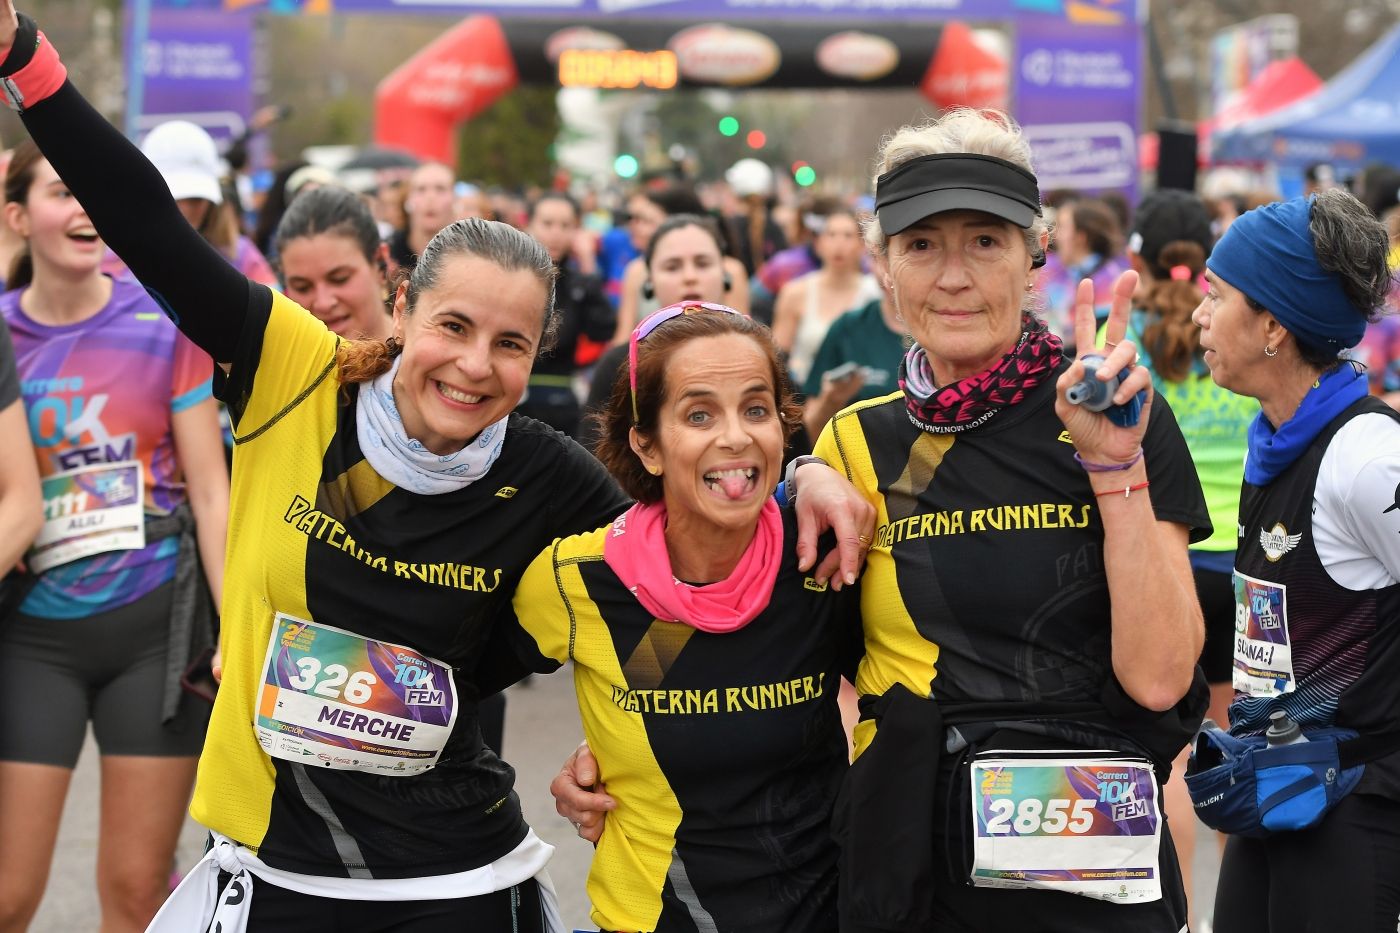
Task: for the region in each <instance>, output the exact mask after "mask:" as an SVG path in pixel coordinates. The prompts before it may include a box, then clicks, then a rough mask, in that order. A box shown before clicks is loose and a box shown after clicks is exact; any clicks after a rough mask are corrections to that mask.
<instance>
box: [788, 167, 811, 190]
mask: <svg viewBox="0 0 1400 933" xmlns="http://www.w3.org/2000/svg"><path fill="white" fill-rule="evenodd" d="M792 180H793V181H795V182H797V183H798V184H799V185H801V186H802V187H804V188H807V187H810V186H811V185H812V183H813V182H815V181H816V180H817V170H816V169H814V168H812V166H810V165H804V166H802V167H801V168H799V169H798V170H797V171H795V172H793V173H792Z"/></svg>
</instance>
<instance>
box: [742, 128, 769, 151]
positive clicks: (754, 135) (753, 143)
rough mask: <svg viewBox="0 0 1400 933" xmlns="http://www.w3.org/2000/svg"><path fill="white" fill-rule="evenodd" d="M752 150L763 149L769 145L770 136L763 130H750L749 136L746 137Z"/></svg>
mask: <svg viewBox="0 0 1400 933" xmlns="http://www.w3.org/2000/svg"><path fill="white" fill-rule="evenodd" d="M745 140H746V141H747V142H748V144H749V148H750V149H762V148H763V147H764V146H766V145H768V135H767V134H766V133H764V132H763V130H749V135H748V136H746V137H745Z"/></svg>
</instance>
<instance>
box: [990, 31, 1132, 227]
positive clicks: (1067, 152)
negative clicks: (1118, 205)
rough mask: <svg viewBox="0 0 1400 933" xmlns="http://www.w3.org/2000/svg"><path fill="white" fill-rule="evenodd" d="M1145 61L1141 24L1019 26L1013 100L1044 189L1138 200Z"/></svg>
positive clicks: (1041, 187) (1044, 190)
mask: <svg viewBox="0 0 1400 933" xmlns="http://www.w3.org/2000/svg"><path fill="white" fill-rule="evenodd" d="M1140 60H1141V37H1140V34H1139V31H1138V29H1137V27H1136V26H1132V25H1126V26H1118V27H1101V28H1085V27H1083V26H1076V25H1073V24H1070V23H1067V22H1065V21H1064V20H1060V19H1055V18H1050V17H1045V18H1042V17H1034V18H1032V17H1025V18H1022V19H1021V20H1020V21H1019V22H1018V29H1017V50H1016V56H1015V62H1014V64H1013V70H1014V72H1015V74H1014V80H1015V82H1016V85H1015V88H1016V90H1015V96H1014V98H1013V101H1014V106H1015V109H1016V114H1017V118H1018V119H1019V120H1020V121H1021V124H1022V126H1024V127H1025V130H1026V136H1027V137H1028V138H1029V139H1030V142H1031V155H1032V159H1033V160H1034V163H1035V170H1036V175H1037V177H1038V178H1039V179H1040V190H1041V191H1043V192H1048V191H1053V190H1055V189H1057V188H1074V189H1078V190H1081V191H1103V190H1107V189H1116V190H1120V191H1124V192H1125V193H1126V194H1127V195H1128V197H1129V198H1130V199H1131V198H1132V197H1133V194H1134V189H1135V188H1136V184H1137V171H1138V170H1137V135H1138V99H1139V95H1140V93H1141V87H1140V71H1139V68H1138V63H1139V61H1140Z"/></svg>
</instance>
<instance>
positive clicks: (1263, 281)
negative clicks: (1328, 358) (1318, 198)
mask: <svg viewBox="0 0 1400 933" xmlns="http://www.w3.org/2000/svg"><path fill="white" fill-rule="evenodd" d="M1311 208H1312V199H1311V198H1294V199H1293V200H1292V201H1279V202H1275V203H1273V204H1269V205H1266V206H1264V207H1260V208H1256V209H1255V210H1252V211H1249V212H1248V213H1246V214H1242V215H1240V217H1239V218H1238V219H1237V220H1236V221H1235V222H1234V223H1233V224H1231V225H1230V229H1229V230H1228V231H1226V233H1225V236H1224V237H1222V238H1221V240H1220V242H1219V243H1217V244H1215V249H1213V250H1212V251H1211V254H1210V259H1208V260H1206V268H1208V269H1210V271H1211V272H1214V273H1215V274H1216V275H1218V276H1220V278H1222V279H1224V280H1225V281H1226V282H1228V283H1229V284H1230V285H1232V286H1234V287H1235V288H1237V289H1239V290H1240V291H1242V292H1244V293H1245V294H1246V295H1248V296H1249V297H1250V298H1253V299H1254V300H1255V301H1256V302H1258V303H1259V304H1261V305H1263V306H1264V307H1265V308H1267V309H1268V311H1269V313H1270V314H1272V315H1273V316H1274V317H1276V318H1278V319H1279V322H1280V323H1281V324H1283V326H1284V327H1286V328H1288V332H1289V333H1291V334H1292V335H1293V336H1294V337H1295V338H1296V339H1297V340H1298V342H1299V343H1300V344H1302V345H1304V346H1307V347H1311V348H1315V349H1319V350H1330V351H1333V352H1336V353H1340V352H1341V351H1342V350H1344V349H1346V348H1347V347H1354V346H1356V345H1357V344H1358V343H1360V342H1361V337H1362V336H1363V335H1364V334H1365V333H1366V315H1365V314H1364V313H1362V310H1361V309H1358V308H1357V307H1356V305H1354V304H1352V303H1351V300H1350V299H1348V298H1347V296H1346V292H1344V291H1343V290H1342V284H1341V281H1340V280H1339V279H1338V278H1337V277H1336V276H1335V275H1333V274H1332V273H1330V272H1326V271H1324V270H1323V268H1322V266H1320V265H1318V262H1317V250H1316V249H1314V247H1313V238H1312V231H1310V230H1309V229H1308V219H1309V216H1310V214H1311Z"/></svg>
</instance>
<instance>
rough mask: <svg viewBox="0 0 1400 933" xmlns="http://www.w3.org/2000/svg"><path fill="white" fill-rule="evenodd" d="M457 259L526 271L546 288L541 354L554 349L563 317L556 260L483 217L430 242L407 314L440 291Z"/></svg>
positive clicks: (416, 270)
mask: <svg viewBox="0 0 1400 933" xmlns="http://www.w3.org/2000/svg"><path fill="white" fill-rule="evenodd" d="M454 256H475V257H477V258H479V259H485V260H486V261H488V262H490V263H492V264H494V265H496V266H499V267H500V268H502V269H505V270H506V271H508V272H514V271H516V270H521V269H523V270H525V271H526V272H529V273H530V274H531V275H533V276H534V277H535V279H536V280H538V281H539V283H540V284H541V285H543V286H544V287H545V292H546V295H547V297H546V298H545V303H544V330H543V332H542V333H541V334H540V343H539V347H538V352H539V353H544V352H547V351H549V350H552V349H553V348H554V341H555V339H556V338H557V337H558V336H559V313H558V309H557V308H556V307H555V304H554V282H555V279H556V278H557V277H558V274H559V273H558V270H557V269H556V268H555V266H554V260H552V259H550V258H549V251H548V250H546V249H545V248H544V247H543V246H542V245H541V244H540V242H539V241H538V240H536V239H535V238H534V237H532V236H529V235H527V234H525V233H522V232H521V231H519V230H517V229H515V228H514V227H512V226H511V225H510V224H505V223H501V222H500V221H496V220H482V219H481V218H479V217H471V218H468V219H466V220H459V221H457V222H455V223H451V224H448V225H447V226H446V227H443V228H442V229H441V230H439V231H438V233H437V236H435V237H433V238H432V239H431V240H429V241H428V245H427V246H425V247H423V252H422V253H421V254H419V256H418V262H417V264H416V265H414V267H413V271H412V272H411V273H409V276H408V291H407V292H406V293H405V295H404V311H405V313H408V314H412V313H413V311H414V309H415V308H417V306H418V297H419V296H420V295H422V294H423V293H424V292H428V291H432V290H433V289H434V288H436V287H437V284H438V280H439V278H440V277H441V274H442V269H443V264H444V263H445V262H446V261H447V260H448V259H451V258H452V257H454Z"/></svg>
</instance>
